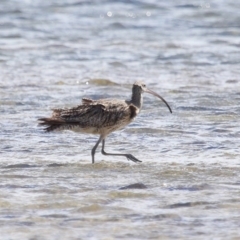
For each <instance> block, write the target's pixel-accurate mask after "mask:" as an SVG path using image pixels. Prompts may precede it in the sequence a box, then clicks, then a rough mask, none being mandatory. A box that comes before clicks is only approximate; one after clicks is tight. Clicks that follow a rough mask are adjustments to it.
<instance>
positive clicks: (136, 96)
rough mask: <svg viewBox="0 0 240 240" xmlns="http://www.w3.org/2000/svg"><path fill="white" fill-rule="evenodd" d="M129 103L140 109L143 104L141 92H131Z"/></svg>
mask: <svg viewBox="0 0 240 240" xmlns="http://www.w3.org/2000/svg"><path fill="white" fill-rule="evenodd" d="M131 103H132V104H133V105H134V106H136V107H137V108H139V110H141V108H142V104H143V97H142V93H140V92H139V93H134V92H133V93H132V98H131Z"/></svg>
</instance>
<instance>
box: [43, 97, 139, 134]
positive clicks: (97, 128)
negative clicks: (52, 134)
mask: <svg viewBox="0 0 240 240" xmlns="http://www.w3.org/2000/svg"><path fill="white" fill-rule="evenodd" d="M137 113H138V109H137V108H136V107H135V106H134V105H132V104H130V103H129V102H127V101H124V100H116V99H100V100H92V99H86V98H84V99H83V100H82V104H81V105H79V106H77V107H74V108H70V109H54V110H53V114H52V117H51V118H42V119H40V121H42V122H41V123H40V124H42V125H47V126H48V127H47V128H46V130H47V131H52V130H57V129H58V130H63V129H69V130H75V131H80V132H86V133H93V134H104V135H105V134H106V135H107V134H109V133H110V132H112V131H115V130H117V129H119V128H122V127H124V126H126V125H127V124H129V123H130V122H131V121H132V120H133V118H134V117H135V116H136V115H137Z"/></svg>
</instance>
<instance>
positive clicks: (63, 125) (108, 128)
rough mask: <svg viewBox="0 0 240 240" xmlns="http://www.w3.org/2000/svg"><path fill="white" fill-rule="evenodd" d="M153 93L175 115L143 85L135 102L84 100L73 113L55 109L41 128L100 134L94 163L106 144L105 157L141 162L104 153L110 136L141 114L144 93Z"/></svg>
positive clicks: (136, 88) (135, 87)
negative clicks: (98, 151) (99, 148)
mask: <svg viewBox="0 0 240 240" xmlns="http://www.w3.org/2000/svg"><path fill="white" fill-rule="evenodd" d="M143 92H148V93H151V94H153V95H155V96H157V97H158V98H160V99H161V100H163V101H164V103H165V104H166V105H167V107H168V108H169V110H170V112H172V110H171V108H170V107H169V105H168V103H167V102H166V101H165V100H164V99H163V98H162V97H161V96H159V95H158V94H156V93H155V92H153V91H151V90H149V89H147V88H146V86H145V84H143V83H142V82H136V83H134V84H133V89H132V98H131V100H129V101H128V100H126V101H125V100H118V99H99V100H92V99H88V98H83V99H82V104H81V105H79V106H77V107H74V108H70V109H54V110H53V113H52V116H51V117H50V118H40V119H39V121H40V125H45V126H47V127H46V128H45V130H46V131H48V132H50V131H53V130H64V129H68V130H73V131H78V132H82V133H92V134H99V135H100V138H99V140H98V141H97V143H96V145H95V146H94V147H93V149H92V163H94V155H95V151H96V148H97V147H98V145H99V143H100V142H102V154H104V155H113V156H125V157H127V159H128V160H132V161H134V162H141V161H140V160H138V159H137V158H135V157H134V156H133V155H131V154H118V153H117V154H114V153H106V152H105V151H104V145H105V138H106V136H107V135H108V134H110V133H111V132H113V131H116V130H118V129H121V128H123V127H125V126H126V125H128V124H129V123H130V122H131V121H132V120H133V119H134V118H135V117H136V116H137V114H138V113H139V112H140V110H141V107H142V93H143Z"/></svg>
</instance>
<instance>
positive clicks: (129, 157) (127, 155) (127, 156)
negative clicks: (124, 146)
mask: <svg viewBox="0 0 240 240" xmlns="http://www.w3.org/2000/svg"><path fill="white" fill-rule="evenodd" d="M126 158H127V159H128V160H131V161H133V162H136V163H137V162H142V161H140V160H138V159H137V158H135V157H134V156H133V155H132V154H126Z"/></svg>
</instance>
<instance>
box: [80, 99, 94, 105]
mask: <svg viewBox="0 0 240 240" xmlns="http://www.w3.org/2000/svg"><path fill="white" fill-rule="evenodd" d="M93 102H94V100H92V99H90V98H82V104H91V103H93Z"/></svg>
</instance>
